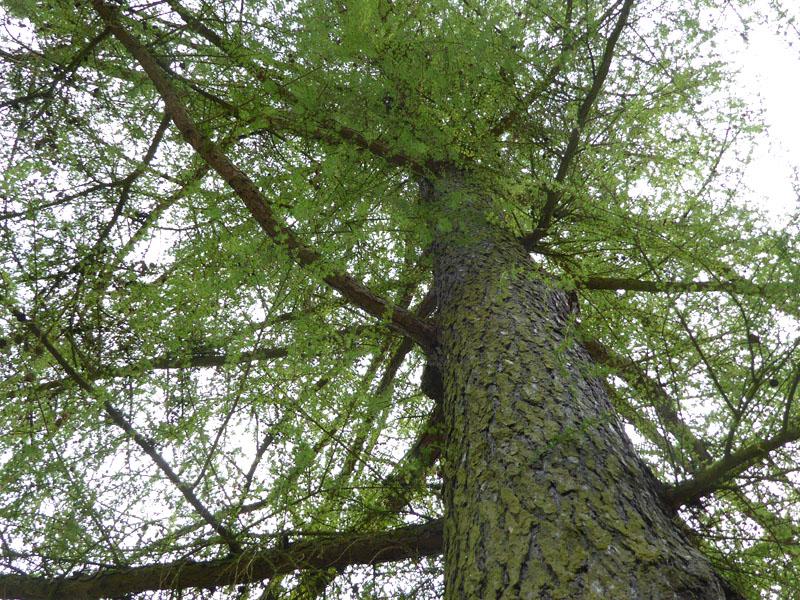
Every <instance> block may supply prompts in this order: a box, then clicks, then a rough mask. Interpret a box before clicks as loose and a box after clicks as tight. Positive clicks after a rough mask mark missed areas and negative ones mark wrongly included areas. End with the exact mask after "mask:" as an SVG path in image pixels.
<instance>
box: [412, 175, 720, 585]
mask: <svg viewBox="0 0 800 600" xmlns="http://www.w3.org/2000/svg"><path fill="white" fill-rule="evenodd" d="M422 197H423V200H424V201H426V204H427V205H428V207H429V209H430V211H431V223H432V229H433V232H434V246H433V256H434V269H435V271H434V274H435V291H436V293H437V296H438V302H439V316H438V324H439V329H438V340H439V346H438V349H437V362H438V363H439V364H438V367H439V369H440V370H441V373H442V378H443V381H444V391H445V397H444V418H445V427H446V431H447V440H448V442H447V444H446V448H445V455H444V465H443V467H444V474H445V510H446V514H445V529H444V536H445V539H444V543H445V561H444V562H445V600H455V599H459V600H463V599H478V598H480V599H482V600H488V599H492V598H503V599H512V598H514V599H515V598H530V599H534V598H535V599H551V598H570V599H575V598H603V599H608V598H614V599H615V600H625V599H634V598H636V599H642V600H660V599H681V600H687V599H703V600H712V599H713V600H721V599H723V598H726V593H725V591H724V589H723V584H722V582H721V581H720V580H719V578H718V577H717V576H716V574H715V573H714V571H713V569H712V567H711V565H710V564H709V562H708V560H707V559H706V558H704V557H703V555H702V554H701V553H700V552H699V551H698V550H697V549H695V548H694V547H693V546H692V545H691V544H690V543H689V542H688V541H687V539H686V538H685V537H684V535H683V534H682V533H681V529H680V525H678V523H677V522H676V521H673V520H672V517H671V515H670V514H669V512H668V510H667V509H666V507H665V505H664V504H663V502H662V501H661V499H660V498H659V484H658V482H657V481H656V480H655V478H654V477H653V476H652V474H651V473H650V472H649V471H648V470H647V468H646V467H645V466H644V465H643V464H642V463H641V461H640V460H639V459H638V457H637V456H636V454H635V452H634V449H633V447H632V446H631V443H630V441H629V440H628V439H627V437H626V436H625V434H624V432H623V431H622V429H621V427H620V425H619V423H618V422H617V420H616V418H615V417H614V414H613V412H612V408H611V405H610V403H609V401H608V398H607V396H606V394H605V391H604V388H603V387H602V385H601V384H600V382H599V381H597V380H595V379H594V378H593V377H591V376H590V375H589V374H588V367H589V360H590V359H589V357H588V356H587V355H586V353H585V351H583V350H582V349H580V348H579V347H578V346H577V345H576V344H575V343H574V342H573V340H572V338H571V335H570V333H569V331H570V324H569V309H568V305H567V299H566V296H565V294H563V293H561V292H559V291H557V290H554V289H552V288H550V287H548V285H547V284H546V283H545V282H544V281H543V278H542V275H541V273H539V272H538V271H537V269H536V266H535V264H534V263H533V262H532V261H531V260H530V259H529V257H528V256H527V255H526V253H525V251H524V250H523V248H522V246H521V245H520V244H519V242H518V241H517V240H515V239H514V237H513V236H512V235H511V234H510V232H508V231H507V230H506V229H505V228H504V227H503V226H502V224H500V223H499V222H498V217H497V215H496V214H494V213H493V211H492V210H491V203H490V202H489V201H488V200H486V199H485V198H483V197H482V196H481V194H479V193H478V192H476V191H475V190H472V189H469V187H468V186H467V185H466V184H465V183H464V177H463V176H462V175H460V174H450V175H448V176H447V177H446V178H445V179H444V180H440V181H438V182H437V183H436V184H430V183H423V184H422ZM493 214H494V216H492V215H493Z"/></svg>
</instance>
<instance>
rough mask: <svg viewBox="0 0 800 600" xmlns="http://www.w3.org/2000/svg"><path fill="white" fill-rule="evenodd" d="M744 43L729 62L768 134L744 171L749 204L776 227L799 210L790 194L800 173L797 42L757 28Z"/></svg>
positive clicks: (799, 42)
mask: <svg viewBox="0 0 800 600" xmlns="http://www.w3.org/2000/svg"><path fill="white" fill-rule="evenodd" d="M736 37H739V36H736ZM747 39H748V42H747V43H746V44H745V43H744V42H743V41H742V40H741V37H739V41H740V43H739V44H735V45H736V46H741V47H740V48H738V49H737V50H736V51H735V52H734V55H733V56H731V57H730V58H731V59H732V60H733V62H734V64H736V65H738V66H739V68H740V69H741V72H740V74H739V78H738V82H737V84H738V85H741V86H742V91H744V92H745V93H746V96H747V97H748V98H749V99H751V101H752V102H754V103H758V102H760V105H761V107H762V108H763V109H764V117H765V121H766V124H767V126H768V128H769V130H768V132H767V135H766V136H765V137H764V138H762V140H761V142H760V143H759V145H758V146H757V149H756V152H755V154H754V156H753V161H752V163H751V164H750V165H749V167H748V169H747V171H746V178H745V183H746V184H747V186H748V187H749V188H750V190H751V192H750V193H749V194H748V201H751V200H752V201H753V202H757V203H759V204H760V205H761V206H763V207H765V208H768V209H769V210H770V212H772V213H773V214H774V215H775V217H776V224H778V225H779V224H780V221H781V218H780V216H781V215H786V214H787V213H788V212H789V211H792V210H797V209H798V208H800V203H798V199H797V195H796V194H795V192H794V190H793V188H792V181H793V177H794V174H793V169H798V170H800V116H799V115H800V36H798V35H797V34H796V33H795V32H790V34H789V35H788V36H783V35H777V34H776V31H775V26H774V25H773V26H764V25H760V26H754V27H753V28H751V29H750V31H749V32H748V35H747Z"/></svg>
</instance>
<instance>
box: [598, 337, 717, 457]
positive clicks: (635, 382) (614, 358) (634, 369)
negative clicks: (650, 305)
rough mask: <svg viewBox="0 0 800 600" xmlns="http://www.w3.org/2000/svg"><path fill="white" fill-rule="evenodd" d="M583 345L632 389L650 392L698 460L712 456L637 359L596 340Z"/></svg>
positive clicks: (669, 424) (664, 418) (657, 408)
mask: <svg viewBox="0 0 800 600" xmlns="http://www.w3.org/2000/svg"><path fill="white" fill-rule="evenodd" d="M583 347H584V348H585V349H586V350H587V351H588V352H589V356H591V357H592V359H593V360H594V361H595V362H596V363H598V364H601V365H605V366H607V367H609V368H611V369H612V370H614V371H615V372H616V373H617V374H618V375H619V376H620V377H621V378H622V379H623V380H624V381H625V382H626V383H627V384H628V385H630V386H631V387H633V388H634V389H638V390H642V391H643V392H644V393H645V394H646V395H647V396H649V398H650V400H651V402H652V406H653V408H654V409H655V411H656V414H657V415H658V417H659V418H660V419H661V421H662V422H663V423H664V425H665V426H667V427H668V428H669V430H670V431H671V432H672V433H673V434H674V435H675V437H676V438H677V439H678V440H679V441H680V442H681V444H682V445H684V446H686V447H687V448H689V449H691V450H692V453H693V454H694V455H695V456H696V457H697V458H699V459H700V460H701V461H703V462H710V461H711V460H712V456H711V453H710V452H709V451H708V447H707V446H706V444H705V442H704V441H703V440H701V439H700V438H698V437H697V436H696V435H695V434H694V432H693V431H692V429H691V428H690V427H689V426H688V425H687V424H686V423H684V421H683V420H682V419H681V418H680V415H678V411H677V410H676V407H677V406H678V404H677V402H675V400H674V399H673V398H671V397H670V396H669V394H667V392H666V391H665V390H664V388H663V387H662V386H661V384H659V383H658V382H657V381H656V380H654V379H652V378H650V377H649V376H648V375H647V374H646V373H645V372H643V371H642V369H641V368H639V366H638V365H636V363H634V362H633V361H631V360H629V359H626V358H624V357H622V356H620V355H619V354H616V353H615V352H613V351H612V350H611V349H609V348H608V347H606V346H605V345H604V344H602V343H600V342H598V341H596V340H588V341H586V342H584V343H583Z"/></svg>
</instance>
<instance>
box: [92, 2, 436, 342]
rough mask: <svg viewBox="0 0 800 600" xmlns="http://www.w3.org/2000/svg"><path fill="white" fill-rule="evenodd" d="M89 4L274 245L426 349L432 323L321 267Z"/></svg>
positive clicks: (132, 44) (120, 31) (119, 31)
mask: <svg viewBox="0 0 800 600" xmlns="http://www.w3.org/2000/svg"><path fill="white" fill-rule="evenodd" d="M92 5H93V6H94V8H95V10H96V11H97V13H98V14H99V15H100V17H101V18H102V19H103V21H105V23H106V24H107V26H108V28H109V29H110V30H111V32H112V34H113V35H114V37H116V38H117V39H118V40H119V41H120V43H122V45H123V46H124V47H125V48H126V49H127V50H128V51H129V52H130V53H131V55H132V56H133V57H134V58H135V59H136V60H137V61H138V62H139V64H140V65H141V66H142V68H143V69H144V71H145V73H146V74H147V76H148V77H149V79H150V81H151V82H152V83H153V85H154V87H155V88H156V90H157V91H158V93H159V94H160V95H161V98H162V99H163V101H164V104H165V105H166V108H167V112H168V113H169V115H170V117H171V118H172V120H173V122H174V123H175V126H176V127H177V128H178V130H179V131H180V133H181V136H182V137H183V139H184V140H186V142H188V143H189V145H191V146H192V148H194V150H195V151H196V152H197V153H198V154H199V155H200V156H201V157H202V158H203V160H205V161H206V162H207V163H208V164H209V165H210V166H211V168H212V169H214V171H216V173H217V174H218V175H219V176H220V177H221V178H222V179H223V180H224V181H225V182H226V183H227V184H228V185H229V186H230V187H231V188H232V189H233V190H234V191H235V192H236V194H237V195H238V196H239V198H240V199H241V200H242V202H243V203H244V204H245V206H246V207H247V209H248V210H249V211H250V214H251V215H252V216H253V218H254V219H255V220H256V222H257V223H258V224H259V226H260V227H261V229H262V230H263V231H264V232H265V233H266V234H267V235H268V236H269V237H270V238H272V239H273V240H274V241H275V242H276V243H278V244H280V245H282V246H283V247H285V248H286V249H288V250H289V254H290V256H291V257H292V258H293V259H294V260H295V261H296V262H297V263H299V264H300V265H303V266H306V267H312V266H313V267H314V268H315V269H317V270H318V271H321V272H322V273H323V277H322V278H323V280H324V281H325V282H326V283H327V284H328V285H330V286H331V287H332V288H333V289H335V290H336V291H338V292H339V293H340V294H342V296H344V297H345V298H346V299H347V300H348V301H349V302H350V303H351V304H353V305H354V306H356V307H358V308H361V309H362V310H364V311H366V312H367V313H369V314H371V315H373V316H375V317H378V318H380V319H387V320H388V321H389V324H390V326H391V327H392V328H394V329H395V330H397V331H399V332H400V333H402V334H403V335H406V336H408V337H410V338H411V339H413V340H414V341H415V342H417V343H418V344H419V345H420V346H421V347H422V348H423V349H424V350H426V351H430V350H431V347H432V342H433V333H434V332H433V328H432V326H431V325H430V324H428V323H426V322H425V321H423V320H421V319H418V318H417V317H415V316H414V315H413V314H412V313H411V312H410V311H408V310H406V309H403V308H400V307H397V306H394V305H392V304H391V303H390V302H389V301H388V300H386V299H384V298H382V297H380V296H378V295H377V294H375V293H374V292H373V291H372V290H370V289H369V288H367V287H366V286H365V285H364V284H363V283H361V282H359V281H357V280H356V279H355V278H353V277H351V276H350V275H349V274H347V273H344V272H338V271H335V270H333V269H332V268H330V266H328V265H325V264H324V261H323V259H322V257H321V256H320V255H319V254H318V253H317V252H316V251H315V250H313V249H312V248H310V247H308V246H306V245H305V244H304V243H303V242H302V241H301V240H300V239H299V238H298V237H297V235H296V234H295V233H294V231H293V230H292V229H291V228H289V227H287V226H286V225H284V224H282V223H280V222H279V220H278V218H277V217H276V215H275V214H274V213H273V210H272V207H271V205H270V203H269V202H268V201H267V199H266V198H265V197H264V196H263V194H262V193H261V192H260V191H259V189H258V187H256V185H255V183H253V181H252V180H251V179H250V178H249V177H248V176H247V175H246V174H245V173H244V172H243V171H242V170H241V169H240V168H239V167H238V166H236V165H235V164H234V163H233V162H232V161H231V160H230V159H229V158H228V157H227V156H226V155H225V153H224V152H223V151H222V149H221V148H220V147H219V146H218V145H217V144H215V143H214V142H213V141H212V140H211V139H210V138H208V137H207V136H206V135H204V134H203V133H202V132H201V131H200V130H199V128H198V127H197V125H196V123H195V122H194V120H193V119H192V118H191V117H190V116H189V113H188V111H187V109H186V106H185V105H184V104H183V102H182V101H181V99H180V97H179V95H178V93H177V91H176V89H175V88H174V86H173V85H172V83H171V82H170V80H169V78H168V77H167V74H166V73H165V72H164V70H163V69H162V68H161V66H159V64H158V62H157V61H156V60H155V59H154V57H153V56H152V55H151V54H150V52H149V51H148V50H147V48H145V47H144V46H143V45H142V44H141V43H140V42H139V41H138V40H137V39H136V38H135V37H134V36H133V35H131V34H130V33H129V32H128V31H127V30H126V29H125V28H124V27H123V26H122V25H121V24H120V22H119V21H118V19H117V18H116V9H115V8H113V7H111V6H109V5H107V4H105V3H104V2H102V0H93V1H92Z"/></svg>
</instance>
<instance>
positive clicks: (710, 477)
mask: <svg viewBox="0 0 800 600" xmlns="http://www.w3.org/2000/svg"><path fill="white" fill-rule="evenodd" d="M799 439H800V426H794V427H790V428H788V429H784V430H782V431H781V432H780V433H778V434H777V435H774V436H772V437H771V438H769V439H766V440H763V441H755V442H752V443H750V444H747V445H746V446H743V447H741V448H739V449H738V450H736V451H735V452H732V453H731V454H728V455H727V456H725V457H723V458H721V459H719V460H718V461H716V462H715V463H712V464H710V465H708V467H706V468H705V469H702V470H700V471H698V472H697V473H696V474H695V475H694V476H693V477H692V478H691V479H688V480H686V481H683V482H681V483H679V484H678V485H675V486H673V487H672V488H670V489H669V491H668V492H667V499H668V500H669V502H670V504H671V505H672V506H674V507H676V508H677V507H679V506H683V505H685V504H691V503H692V502H695V501H697V500H699V499H700V498H703V497H705V496H708V495H710V494H712V493H713V492H715V491H717V490H718V489H720V488H721V487H722V486H724V485H725V484H726V483H727V482H729V481H730V480H731V479H733V478H735V477H736V476H737V475H739V474H740V473H742V472H743V471H745V470H746V469H748V468H749V467H751V466H753V465H754V464H756V463H757V462H760V461H762V460H764V459H765V458H767V457H768V456H769V454H770V452H772V451H773V450H777V449H779V448H782V447H783V446H785V445H786V444H789V443H791V442H796V441H797V440H799Z"/></svg>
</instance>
